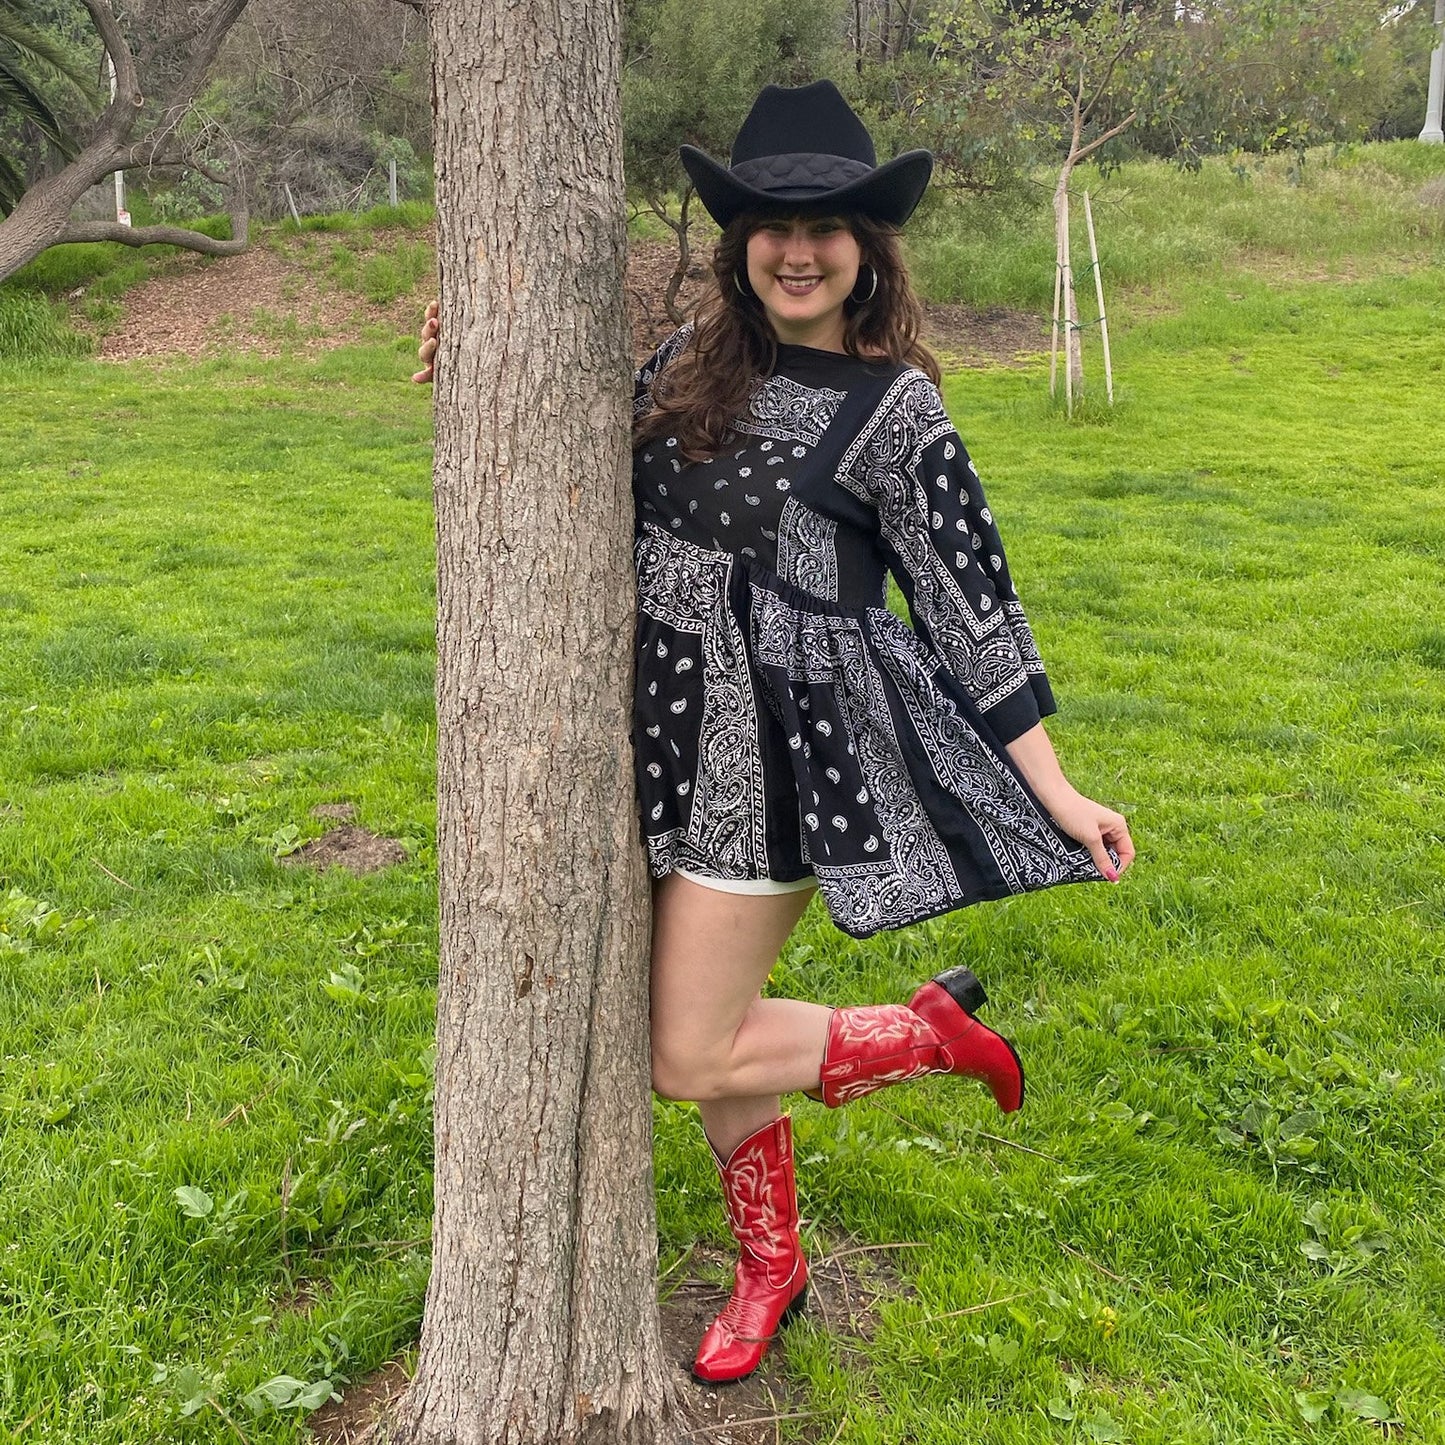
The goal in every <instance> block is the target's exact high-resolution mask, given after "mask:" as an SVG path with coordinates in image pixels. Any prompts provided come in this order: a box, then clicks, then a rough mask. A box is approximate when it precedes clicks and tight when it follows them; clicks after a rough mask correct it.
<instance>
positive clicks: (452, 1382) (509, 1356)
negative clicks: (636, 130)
mask: <svg viewBox="0 0 1445 1445" xmlns="http://www.w3.org/2000/svg"><path fill="white" fill-rule="evenodd" d="M431 22H432V23H431V42H432V72H433V81H434V92H435V97H436V133H435V143H436V161H437V251H438V261H439V265H440V271H441V322H442V325H441V340H442V349H441V354H440V355H439V357H438V363H439V364H438V367H437V375H438V377H439V380H440V384H439V386H438V388H437V395H436V406H437V451H436V473H435V480H436V505H437V550H438V559H437V593H438V595H437V607H438V620H437V651H438V672H437V713H438V748H437V751H438V776H437V787H438V828H437V855H438V865H439V872H440V888H441V957H440V965H439V973H440V978H439V988H438V1000H437V1032H438V1047H437V1077H436V1214H435V1223H434V1232H433V1263H432V1275H431V1282H430V1286H429V1288H428V1291H427V1301H426V1316H425V1321H424V1323H423V1326H422V1338H421V1354H420V1361H419V1365H418V1371H417V1376H416V1379H415V1381H414V1383H413V1385H412V1387H411V1390H410V1391H409V1393H408V1395H407V1397H406V1399H405V1401H404V1402H403V1404H402V1406H401V1407H400V1410H399V1412H398V1418H397V1420H396V1421H395V1422H394V1423H393V1428H392V1433H391V1436H390V1438H391V1439H392V1440H394V1441H404V1442H408V1445H423V1442H424V1445H441V1442H446V1445H463V1442H465V1445H474V1442H475V1445H482V1442H487V1445H491V1442H508V1445H513V1442H515V1445H525V1442H540V1441H546V1442H564V1441H565V1442H572V1441H585V1442H594V1441H596V1442H601V1441H607V1442H623V1441H625V1442H636V1445H650V1442H653V1441H659V1440H668V1439H670V1438H671V1431H672V1423H671V1422H672V1416H673V1409H674V1405H673V1401H672V1398H671V1393H670V1385H669V1375H668V1369H667V1366H666V1365H665V1363H664V1360H663V1356H662V1350H661V1344H660V1336H659V1331H658V1324H657V1306H656V1263H657V1260H656V1255H657V1244H656V1232H655V1224H654V1216H653V1208H652V1175H651V1112H650V1105H649V1098H648V1063H647V1057H648V1055H647V982H646V958H647V947H648V936H649V916H648V905H647V885H646V878H645V870H644V865H643V857H642V851H641V848H640V845H639V836H638V819H637V807H636V801H635V794H634V787H633V777H632V755H631V748H630V746H629V742H628V731H629V718H630V713H631V682H632V661H631V646H632V638H633V626H634V610H635V607H634V595H633V577H632V568H631V562H630V551H631V539H632V508H631V499H630V483H629V454H628V412H629V406H628V398H629V389H628V379H629V372H630V357H629V356H628V347H627V344H626V337H627V328H626V324H625V317H624V311H623V291H622V280H623V257H624V245H625V231H624V193H623V185H622V166H621V156H622V135H621V124H620V102H619V66H620V43H619V39H620V0H549V3H544V0H506V3H502V0H487V3H483V4H477V3H476V0H435V3H434V4H433V6H432V8H431Z"/></svg>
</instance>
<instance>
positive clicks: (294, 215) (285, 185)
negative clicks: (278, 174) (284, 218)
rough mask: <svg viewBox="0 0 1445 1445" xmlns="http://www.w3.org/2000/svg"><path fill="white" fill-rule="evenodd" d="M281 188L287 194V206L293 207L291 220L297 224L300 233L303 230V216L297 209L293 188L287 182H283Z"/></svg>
mask: <svg viewBox="0 0 1445 1445" xmlns="http://www.w3.org/2000/svg"><path fill="white" fill-rule="evenodd" d="M281 187H282V189H283V190H284V191H285V192H286V204H287V205H288V206H290V207H291V219H292V220H293V221H295V222H296V229H297V230H298V231H299V230H300V229H301V216H300V213H299V212H298V211H297V209H296V197H295V196H293V195H292V194H291V187H290V185H289V184H288V183H287V182H285V181H282V182H281Z"/></svg>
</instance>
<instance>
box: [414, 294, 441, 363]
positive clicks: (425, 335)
mask: <svg viewBox="0 0 1445 1445" xmlns="http://www.w3.org/2000/svg"><path fill="white" fill-rule="evenodd" d="M438 312H439V308H438V306H437V303H436V302H435V301H433V302H432V303H431V304H430V305H429V306H428V307H427V309H426V319H425V320H424V321H423V322H422V324H421V345H420V346H418V347H417V349H416V354H417V355H418V356H419V357H420V358H421V370H420V371H418V372H415V373H413V375H412V378H411V379H412V380H413V381H416V382H426V381H435V380H436V365H437V362H436V357H437V338H438V336H439V335H440V334H441V329H442V324H441V321H440V319H439V316H438Z"/></svg>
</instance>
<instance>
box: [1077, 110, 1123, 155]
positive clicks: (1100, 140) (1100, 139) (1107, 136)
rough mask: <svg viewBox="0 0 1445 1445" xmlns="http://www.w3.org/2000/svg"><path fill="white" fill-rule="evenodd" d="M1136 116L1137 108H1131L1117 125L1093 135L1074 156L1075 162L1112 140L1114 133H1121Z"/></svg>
mask: <svg viewBox="0 0 1445 1445" xmlns="http://www.w3.org/2000/svg"><path fill="white" fill-rule="evenodd" d="M1138 118H1139V112H1138V111H1137V110H1131V111H1130V112H1129V114H1128V115H1126V116H1125V117H1124V119H1123V120H1121V121H1120V122H1119V124H1118V125H1116V126H1112V127H1110V129H1108V130H1106V131H1105V132H1104V134H1103V135H1101V136H1095V137H1094V139H1093V140H1091V141H1090V142H1089V143H1088V145H1086V146H1085V147H1084V148H1083V149H1082V150H1081V151H1079V153H1078V154H1077V155H1076V156H1075V157H1074V162H1075V164H1077V163H1078V162H1079V161H1081V160H1083V159H1084V157H1085V156H1090V155H1093V153H1094V152H1095V151H1096V150H1098V149H1099V147H1100V146H1101V145H1103V144H1104V142H1105V141H1109V140H1113V139H1114V137H1115V136H1116V135H1121V134H1123V132H1124V131H1126V130H1128V129H1129V127H1130V126H1131V125H1133V124H1134V122H1135V121H1136V120H1137V119H1138Z"/></svg>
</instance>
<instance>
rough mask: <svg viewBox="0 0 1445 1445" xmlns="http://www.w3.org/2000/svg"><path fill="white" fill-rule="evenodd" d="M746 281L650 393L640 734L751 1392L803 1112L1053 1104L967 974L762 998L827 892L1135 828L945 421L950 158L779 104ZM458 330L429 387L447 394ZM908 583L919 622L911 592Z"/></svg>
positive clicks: (639, 456) (984, 864) (663, 950)
mask: <svg viewBox="0 0 1445 1445" xmlns="http://www.w3.org/2000/svg"><path fill="white" fill-rule="evenodd" d="M682 159H683V165H684V166H685V167H686V168H687V171H688V174H689V175H690V176H691V178H692V180H693V182H694V184H695V185H696V187H697V190H698V194H699V196H700V198H701V200H702V201H703V204H704V205H705V206H706V207H707V209H708V211H709V212H710V214H711V215H712V216H713V218H714V219H715V220H716V221H717V222H718V224H719V225H720V226H721V227H722V228H723V234H722V239H721V241H720V242H719V244H718V247H717V251H716V254H715V256H714V261H713V272H714V276H715V278H716V282H717V287H716V291H715V292H714V293H713V294H712V295H711V296H709V297H708V298H707V299H706V300H705V301H704V303H703V305H702V307H701V308H700V316H699V320H698V322H697V324H696V326H695V327H694V326H691V325H689V326H684V327H683V328H682V329H681V330H679V331H678V332H677V333H675V334H674V335H673V336H672V337H671V338H669V339H668V341H667V342H665V343H664V345H663V346H662V347H661V348H660V350H659V351H658V352H657V353H656V354H655V355H654V356H653V357H652V358H651V359H650V360H649V361H648V362H647V363H646V364H645V365H644V366H643V367H642V369H641V370H640V371H639V372H638V377H637V392H636V405H635V423H634V431H633V440H634V448H635V450H634V471H633V480H634V493H635V499H636V504H637V581H638V604H639V617H638V629H637V692H636V707H635V714H634V730H633V740H634V746H635V750H636V754H637V766H638V792H639V797H640V802H641V807H642V819H643V831H644V834H645V836H646V842H647V849H648V857H649V863H650V866H651V870H652V873H653V876H654V878H655V880H656V885H655V893H654V923H653V946H652V1071H653V1084H654V1087H655V1088H656V1090H657V1092H658V1093H659V1094H661V1095H663V1096H664V1097H666V1098H673V1099H689V1100H694V1101H696V1103H697V1106H698V1111H699V1113H700V1114H701V1116H702V1122H703V1128H704V1131H705V1132H706V1135H707V1138H708V1141H709V1143H710V1144H711V1146H712V1149H713V1152H714V1154H715V1156H716V1158H717V1161H718V1169H719V1171H720V1174H721V1176H722V1184H723V1194H724V1199H725V1203H726V1206H727V1213H728V1219H729V1223H730V1225H731V1227H732V1230H733V1233H734V1235H735V1236H736V1237H737V1240H738V1243H739V1246H740V1249H741V1254H740V1258H739V1261H738V1265H737V1270H736V1276H735V1281H734V1286H733V1291H732V1295H731V1298H730V1299H729V1301H728V1303H727V1305H726V1307H725V1308H724V1309H723V1311H722V1312H721V1314H720V1315H719V1316H718V1318H717V1319H716V1320H715V1321H714V1322H713V1324H712V1325H711V1326H710V1328H709V1329H708V1331H707V1333H706V1335H705V1336H704V1338H703V1341H702V1344H701V1346H700V1348H699V1350H698V1354H697V1358H696V1361H695V1362H694V1365H693V1373H694V1375H695V1376H696V1377H697V1378H698V1379H699V1380H702V1381H705V1382H707V1383H719V1382H723V1381H731V1380H738V1379H742V1378H743V1377H744V1376H746V1375H748V1374H750V1373H751V1372H752V1371H753V1370H754V1369H756V1368H757V1366H758V1364H759V1362H760V1361H761V1359H762V1357H763V1354H764V1353H765V1351H766V1349H767V1345H768V1343H769V1341H770V1340H771V1339H772V1338H773V1336H774V1335H775V1334H776V1332H777V1330H778V1328H779V1326H780V1325H781V1324H782V1323H784V1322H785V1321H786V1320H787V1319H788V1318H790V1317H791V1315H792V1314H793V1313H794V1312H795V1311H796V1310H797V1309H798V1308H799V1307H800V1306H801V1305H802V1302H803V1298H804V1294H805V1290H806V1284H807V1265H806V1263H805V1261H804V1259H803V1255H802V1250H801V1246H800V1243H799V1238H798V1210H797V1200H796V1193H795V1189H794V1181H793V1157H792V1136H791V1127H790V1123H789V1119H788V1116H787V1115H785V1114H783V1113H782V1112H781V1108H780V1105H779V1097H778V1096H779V1095H780V1094H783V1093H787V1092H789V1091H794V1090H797V1091H801V1092H804V1093H807V1094H810V1095H811V1096H812V1097H813V1098H815V1099H819V1100H821V1102H823V1103H824V1104H826V1105H828V1106H829V1107H836V1106H838V1105H840V1104H843V1103H846V1102H848V1101H850V1100H852V1099H857V1098H861V1097H862V1096H864V1095H865V1094H869V1093H872V1092H873V1091H874V1090H876V1089H879V1088H883V1087H885V1086H886V1085H889V1084H895V1083H901V1082H903V1081H905V1080H907V1079H911V1078H917V1077H919V1076H920V1075H923V1074H928V1073H953V1074H960V1075H967V1076H970V1077H975V1078H979V1079H981V1080H983V1081H984V1082H985V1083H986V1084H987V1085H988V1087H989V1088H990V1089H991V1091H992V1092H993V1095H994V1097H995V1099H996V1100H997V1102H998V1103H999V1105H1000V1107H1001V1108H1003V1109H1004V1110H1006V1111H1008V1110H1013V1109H1017V1108H1018V1107H1019V1106H1020V1104H1021V1103H1022V1102H1023V1086H1024V1078H1023V1070H1022V1066H1021V1065H1020V1063H1019V1060H1018V1056H1017V1055H1016V1054H1015V1052H1014V1050H1013V1048H1012V1046H1011V1045H1010V1044H1009V1043H1008V1042H1007V1040H1005V1039H1003V1038H1002V1037H1000V1036H999V1035H998V1034H996V1033H994V1032H992V1031H991V1030H990V1029H988V1028H986V1027H985V1026H984V1025H983V1024H981V1023H979V1022H978V1021H977V1019H976V1018H975V1017H974V1014H975V1012H976V1011H977V1009H978V1007H979V1006H980V1005H981V1004H982V1003H983V1001H984V994H983V990H982V988H981V987H980V985H979V984H978V981H977V980H976V979H975V978H974V976H973V975H972V973H971V972H969V970H968V969H966V968H953V969H949V970H947V971H946V972H944V973H941V974H939V975H938V977H937V978H935V979H934V980H932V981H931V982H929V983H925V984H924V985H923V986H922V987H921V988H920V989H919V990H918V991H917V992H916V993H915V994H914V996H913V998H912V999H911V1000H910V1001H909V1003H908V1004H906V1005H898V1004H885V1005H878V1006H868V1007H853V1008H838V1009H830V1008H826V1007H823V1006H821V1005H818V1004H812V1003H804V1002H801V1001H798V1000H794V999H778V998H763V997H762V996H761V989H762V986H763V984H764V982H765V981H766V979H767V977H768V974H769V971H770V970H771V968H772V966H773V964H774V962H775V961H776V959H777V957H778V953H779V951H780V949H781V948H782V945H783V943H784V942H785V940H786V939H787V937H788V934H789V933H790V932H791V931H792V928H793V926H794V924H795V923H796V922H797V920H798V918H799V916H800V915H801V914H802V912H803V910H804V908H805V907H806V906H807V903H808V899H809V898H810V897H811V896H812V893H813V892H814V890H815V889H818V890H820V891H821V893H822V896H823V900H824V902H825V903H826V904H827V906H828V908H829V911H830V912H831V914H832V916H833V918H834V921H835V922H836V923H837V924H838V925H839V927H841V928H843V929H844V930H845V931H846V932H848V933H850V934H853V935H854V936H856V937H866V936H867V935H869V934H871V933H874V932H876V931H878V930H879V929H883V928H898V927H901V926H903V925H905V924H908V923H912V922H916V921H918V920H920V919H923V918H927V917H930V916H933V915H935V914H938V913H942V912H945V911H947V910H949V909H953V908H958V907H962V906H964V905H966V904H969V903H973V902H977V901H979V900H980V899H984V898H997V897H1001V896H1004V895H1006V894H1010V893H1017V892H1022V891H1025V890H1030V889H1035V888H1044V887H1049V886H1051V885H1053V884H1057V883H1066V882H1076V881H1085V880H1098V879H1101V878H1108V879H1110V880H1111V881H1117V879H1118V877H1119V875H1120V874H1121V873H1122V872H1123V871H1124V869H1126V868H1127V867H1128V866H1129V863H1130V862H1131V860H1132V858H1133V845H1132V843H1131V841H1130V838H1129V832H1128V827H1127V824H1126V823H1125V820H1124V819H1123V818H1122V817H1121V816H1120V815H1119V814H1118V813H1115V812H1112V811H1111V810H1110V809H1108V808H1105V807H1102V806H1101V805H1099V804H1098V803H1094V802H1091V801H1090V800H1089V799H1087V798H1085V797H1083V796H1082V795H1080V794H1079V793H1078V792H1076V791H1075V790H1074V788H1073V787H1072V786H1071V785H1070V784H1069V782H1068V780H1067V779H1066V778H1065V777H1064V774H1063V772H1062V770H1061V769H1060V767H1059V764H1058V762H1057V760H1056V759H1055V756H1054V752H1053V748H1052V746H1051V745H1050V743H1049V740H1048V737H1047V734H1046V733H1045V732H1044V730H1043V727H1042V725H1041V723H1040V717H1041V716H1043V715H1045V714H1047V713H1050V712H1052V711H1053V710H1054V705H1053V699H1052V695H1051V694H1050V691H1049V686H1048V682H1047V680H1046V678H1045V675H1044V670H1043V666H1042V664H1041V663H1040V661H1039V659H1038V653H1037V650H1036V649H1035V647H1034V643H1033V637H1032V634H1031V632H1030V630H1029V626H1028V622H1027V620H1026V619H1025V617H1024V613H1023V609H1022V608H1021V607H1020V605H1019V603H1018V599H1017V597H1016V595H1015V593H1014V590H1013V586H1012V583H1011V581H1010V578H1009V572H1008V567H1007V564H1006V562H1005V560H1004V553H1003V547H1002V544H1001V543H1000V541H999V537H998V532H997V529H996V528H995V526H994V522H993V518H992V515H991V514H990V512H989V509H988V507H987V505H986V504H985V502H984V498H983V494H982V490H981V488H980V486H979V482H978V477H977V473H976V472H975V471H974V468H973V464H972V463H971V462H970V461H969V458H968V453H967V452H966V451H965V449H964V446H963V443H962V442H961V441H960V439H959V437H958V434H957V433H956V432H955V431H954V429H953V427H952V425H951V424H950V423H949V421H948V418H947V416H946V414H945V412H944V409H943V403H942V399H941V397H940V396H939V393H938V389H937V382H938V366H937V363H936V362H935V361H934V359H933V358H932V357H931V356H930V355H929V353H928V352H927V351H926V350H925V349H924V348H923V347H922V346H921V345H920V344H919V342H918V340H917V333H918V323H919V316H920V313H919V307H918V303H917V301H916V299H915V297H914V295H913V292H912V290H911V288H910V286H909V282H908V277H907V274H906V272H905V270H904V267H903V263H902V260H901V256H900V252H899V247H898V241H897V227H898V226H900V225H901V224H902V223H903V222H904V221H905V220H906V219H907V217H908V216H909V215H910V214H911V212H912V211H913V209H914V207H915V206H916V205H917V203H918V200H919V198H920V196H921V195H922V193H923V190H924V187H925V186H926V185H927V183H928V178H929V175H930V173H931V169H932V157H931V156H930V155H929V154H928V152H926V151H910V152H908V153H906V154H905V155H902V156H899V157H898V158H897V159H895V160H894V161H891V162H889V163H888V164H886V165H883V166H879V165H878V164H877V163H876V157H875V154H874V150H873V143H872V141H871V139H870V138H869V136H868V133H867V131H866V129H865V128H864V126H863V124H862V122H861V121H860V120H859V119H858V118H857V116H855V115H854V114H853V112H852V111H851V110H850V109H849V107H848V105H847V103H846V102H845V101H844V99H843V97H842V96H841V95H840V94H839V93H838V91H837V90H836V89H835V88H834V87H833V86H832V85H831V84H830V83H829V82H826V81H822V82H819V83H817V84H815V85H810V86H805V87H802V88H801V89H796V90H786V89H780V88H778V87H775V86H769V87H767V88H766V89H765V90H764V91H763V92H762V94H761V95H760V96H759V97H758V99H757V101H756V103H755V104H754V106H753V109H752V111H751V112H750V113H749V115H748V117H747V119H746V121H745V122H744V123H743V126H742V129H741V131H740V132H739V134H738V138H737V141H736V143H735V145H734V147H733V153H732V159H731V164H730V166H727V167H724V166H722V165H721V164H719V163H718V162H716V161H714V160H712V159H710V158H709V157H708V156H706V155H704V154H703V153H702V152H701V151H697V150H695V149H693V148H691V147H684V148H683V152H682ZM435 350H436V319H435V314H434V313H431V314H429V316H428V319H427V322H426V325H425V327H424V329H423V341H422V347H421V351H420V355H421V358H422V362H423V370H422V371H421V372H419V373H418V374H417V379H418V380H429V379H430V374H431V361H432V357H433V356H434V354H435ZM888 572H891V573H892V575H893V576H894V577H895V578H896V579H897V581H898V583H899V585H900V587H901V589H902V591H903V593H904V596H905V597H906V599H907V601H908V604H909V609H910V612H911V615H912V618H913V624H914V625H913V628H912V629H911V630H910V629H909V628H908V627H906V626H905V625H904V624H903V623H902V622H900V621H899V620H898V619H897V618H895V617H894V616H893V615H892V613H890V612H889V611H888V610H887V608H886V606H885V584H886V573H888Z"/></svg>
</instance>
